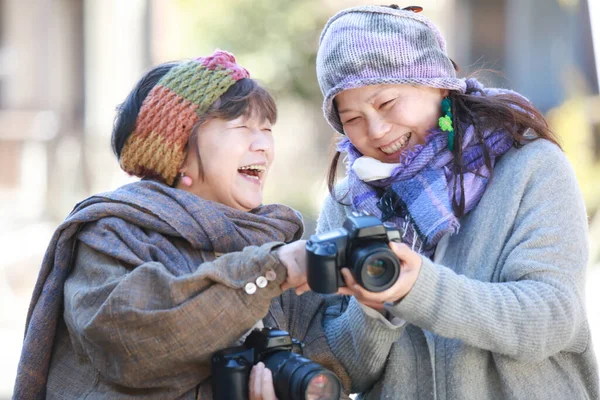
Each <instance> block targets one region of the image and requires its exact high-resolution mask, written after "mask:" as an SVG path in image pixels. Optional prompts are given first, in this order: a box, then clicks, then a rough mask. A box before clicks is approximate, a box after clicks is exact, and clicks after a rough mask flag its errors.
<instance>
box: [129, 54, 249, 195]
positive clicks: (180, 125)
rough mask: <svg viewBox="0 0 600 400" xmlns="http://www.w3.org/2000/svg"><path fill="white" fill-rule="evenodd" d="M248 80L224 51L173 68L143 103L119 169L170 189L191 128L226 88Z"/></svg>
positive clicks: (247, 76) (179, 165) (243, 71)
mask: <svg viewBox="0 0 600 400" xmlns="http://www.w3.org/2000/svg"><path fill="white" fill-rule="evenodd" d="M249 77H250V74H249V73H248V71H247V70H246V69H245V68H243V67H241V66H240V65H238V64H237V63H236V61H235V57H234V56H233V54H230V53H228V52H226V51H222V50H216V51H215V52H214V53H213V54H212V55H211V56H209V57H199V58H196V59H194V60H191V61H186V62H183V63H181V64H179V65H177V66H175V67H173V68H171V70H170V71H169V72H167V74H166V75H165V76H163V77H162V78H161V79H160V80H159V81H158V83H157V84H156V86H154V87H153V88H152V90H151V91H150V93H148V96H147V97H146V99H145V100H144V102H143V104H142V107H141V109H140V112H139V114H138V117H137V120H136V124H135V130H134V131H133V132H132V134H131V136H130V137H129V138H128V139H127V142H126V143H125V146H124V147H123V151H122V152H121V168H123V170H125V172H127V173H128V174H130V175H136V176H139V177H142V178H143V177H155V178H161V179H162V180H164V182H165V183H166V184H167V185H172V184H173V182H174V180H175V177H176V176H177V170H178V168H180V167H181V165H182V164H183V161H184V159H185V149H186V145H187V142H188V139H189V137H190V134H191V132H192V127H193V126H194V125H195V124H196V122H198V121H199V119H200V117H201V116H202V114H204V113H205V112H206V111H207V110H208V108H209V107H210V106H211V105H212V104H213V103H214V102H215V101H216V100H217V99H218V98H219V97H220V96H221V95H223V93H225V92H226V91H227V89H229V88H230V87H231V86H232V85H233V84H235V82H237V81H238V80H240V79H243V78H249Z"/></svg>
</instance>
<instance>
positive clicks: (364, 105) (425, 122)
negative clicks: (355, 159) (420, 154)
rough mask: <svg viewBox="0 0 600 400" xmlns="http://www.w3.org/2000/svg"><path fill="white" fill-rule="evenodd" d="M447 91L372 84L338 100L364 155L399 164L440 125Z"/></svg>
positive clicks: (350, 133)
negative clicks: (405, 153) (401, 159)
mask: <svg viewBox="0 0 600 400" xmlns="http://www.w3.org/2000/svg"><path fill="white" fill-rule="evenodd" d="M447 95H448V91H447V90H445V89H435V88H429V87H422V86H419V87H415V86H411V85H397V84H390V85H371V86H363V87H360V88H356V89H349V90H344V91H343V92H341V93H340V94H338V95H337V96H336V97H335V100H334V101H335V104H336V106H337V109H338V113H339V116H340V120H341V122H342V125H343V128H344V132H345V134H346V136H348V139H350V141H351V142H352V144H353V145H354V147H356V148H357V149H358V151H360V152H361V153H362V154H363V155H365V156H369V157H373V158H376V159H378V160H379V161H382V162H385V163H397V162H398V161H399V158H400V155H401V154H402V152H403V151H405V150H406V149H409V148H411V147H412V146H414V145H415V144H423V143H425V137H427V135H428V134H429V131H430V130H431V129H433V128H435V127H436V126H437V124H438V118H439V117H440V116H441V113H442V111H441V102H442V99H443V98H444V97H445V96H447Z"/></svg>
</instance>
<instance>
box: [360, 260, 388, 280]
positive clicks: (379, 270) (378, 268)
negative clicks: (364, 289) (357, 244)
mask: <svg viewBox="0 0 600 400" xmlns="http://www.w3.org/2000/svg"><path fill="white" fill-rule="evenodd" d="M365 268H366V269H367V275H369V278H379V277H380V276H382V275H383V274H385V271H386V269H385V261H384V260H382V259H380V258H377V259H374V260H372V261H371V262H369V264H367V265H366V266H365Z"/></svg>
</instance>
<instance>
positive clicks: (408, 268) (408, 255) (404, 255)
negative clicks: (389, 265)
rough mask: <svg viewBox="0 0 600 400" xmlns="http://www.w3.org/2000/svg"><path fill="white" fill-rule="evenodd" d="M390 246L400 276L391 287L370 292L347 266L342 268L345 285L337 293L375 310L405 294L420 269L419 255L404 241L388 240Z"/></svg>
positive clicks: (413, 282)
mask: <svg viewBox="0 0 600 400" xmlns="http://www.w3.org/2000/svg"><path fill="white" fill-rule="evenodd" d="M390 248H391V249H392V251H393V252H394V254H396V256H397V257H398V259H399V260H400V276H399V277H398V280H397V281H396V283H394V285H392V287H390V288H389V289H386V290H384V291H383V292H370V291H368V290H367V289H365V288H363V287H362V286H361V285H359V284H358V283H357V282H356V279H354V276H353V275H352V272H350V270H349V269H348V268H343V269H342V275H343V277H344V282H345V283H346V286H344V287H340V289H339V291H338V294H344V295H350V296H354V297H356V299H357V300H358V301H359V302H361V303H362V304H364V305H366V306H369V307H371V308H375V309H377V310H382V309H383V305H384V303H386V302H390V303H393V302H396V301H398V300H400V299H402V298H403V297H404V296H406V295H407V294H408V293H409V292H410V290H411V289H412V287H413V285H414V284H415V282H416V280H417V277H418V276H419V272H420V271H421V264H422V260H421V256H420V255H419V254H418V253H416V252H414V251H412V250H411V249H410V248H409V247H408V246H407V245H405V244H404V243H395V242H390Z"/></svg>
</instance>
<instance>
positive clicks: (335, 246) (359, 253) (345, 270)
mask: <svg viewBox="0 0 600 400" xmlns="http://www.w3.org/2000/svg"><path fill="white" fill-rule="evenodd" d="M400 239H401V232H400V231H398V230H396V229H393V228H392V227H390V226H388V225H386V224H384V223H382V222H381V221H380V220H379V219H378V218H376V217H374V216H370V215H351V216H349V217H348V218H347V219H346V221H345V222H344V224H343V227H342V228H339V229H335V230H333V231H330V232H325V233H322V234H319V235H313V236H311V238H310V240H308V242H307V243H306V253H307V262H308V266H307V281H308V284H309V286H310V288H311V289H312V290H313V291H315V292H319V293H336V292H337V293H340V294H346V295H352V296H355V297H356V298H357V299H358V300H359V301H361V302H362V303H364V304H366V305H368V306H370V307H374V308H382V307H383V303H384V302H394V301H397V300H399V299H401V298H403V297H404V296H405V295H406V294H407V293H408V292H409V291H410V289H411V288H412V286H413V285H414V282H415V281H416V279H417V276H418V274H419V271H420V269H421V256H420V255H419V254H417V253H416V252H414V251H412V250H410V248H408V246H406V245H405V244H402V243H400Z"/></svg>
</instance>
